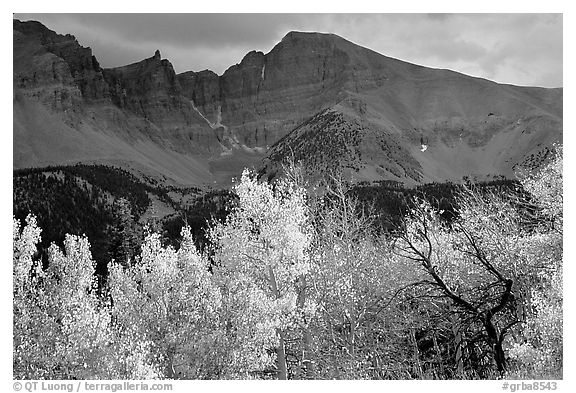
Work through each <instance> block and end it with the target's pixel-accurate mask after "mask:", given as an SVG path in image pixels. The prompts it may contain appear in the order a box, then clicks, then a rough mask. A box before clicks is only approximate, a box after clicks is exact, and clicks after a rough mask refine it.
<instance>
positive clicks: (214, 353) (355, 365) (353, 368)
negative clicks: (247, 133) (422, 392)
mask: <svg viewBox="0 0 576 393" xmlns="http://www.w3.org/2000/svg"><path fill="white" fill-rule="evenodd" d="M562 163H563V158H562V148H561V147H557V149H556V153H555V156H554V157H553V158H552V159H551V160H550V162H548V163H547V164H546V165H544V166H543V167H541V168H540V169H539V170H538V171H536V172H534V173H524V174H522V175H519V178H518V180H517V181H508V180H499V181H493V182H488V183H479V184H476V183H471V182H466V183H464V184H452V183H445V184H429V185H423V186H420V187H417V188H414V189H404V188H402V187H401V186H399V185H397V184H372V185H356V186H353V185H350V184H348V183H347V182H346V181H345V180H343V179H341V178H339V177H338V176H330V177H327V178H325V179H321V180H319V181H318V182H317V183H315V184H310V183H309V180H307V179H308V177H307V176H305V174H304V173H303V170H302V169H301V168H299V167H298V166H297V165H291V166H289V167H287V168H286V170H285V171H284V172H285V175H284V176H283V177H281V178H279V179H276V180H274V181H270V182H268V181H264V180H263V179H259V178H258V177H257V175H256V174H255V173H253V172H251V171H249V170H245V171H244V172H243V174H242V176H241V178H240V179H238V180H237V181H236V182H235V184H234V186H233V188H232V190H231V192H228V191H217V190H213V191H210V192H209V193H207V194H204V195H202V196H199V197H198V198H197V199H196V200H195V201H194V202H193V203H191V204H189V205H187V206H186V207H182V206H180V207H178V209H180V211H179V214H178V215H176V216H174V217H172V218H169V219H167V220H164V221H163V222H162V223H161V225H157V226H154V225H146V223H143V222H141V220H139V218H140V216H141V215H142V213H143V212H144V211H145V210H146V207H147V206H148V204H149V201H148V200H147V198H148V197H149V195H150V194H154V195H157V196H158V197H159V198H164V199H163V200H166V201H167V203H173V201H172V202H169V200H170V197H169V196H168V191H169V190H168V189H162V188H159V187H153V186H151V185H145V184H144V183H141V182H139V181H138V180H137V179H135V178H132V175H130V174H129V173H127V172H126V173H123V172H122V171H121V170H119V169H110V168H105V167H91V166H79V167H78V168H75V167H59V168H51V169H50V170H47V169H46V168H43V169H38V170H27V171H24V172H21V173H16V172H15V174H14V212H15V215H14V219H13V277H14V279H13V294H14V298H13V301H14V303H13V309H14V322H13V327H14V329H13V331H14V337H13V359H14V360H13V362H14V363H13V374H14V378H15V379H157V378H158V379H495V378H506V379H560V378H562V372H563V354H562V342H563V334H562V304H563V298H562V255H563V249H562V236H563V196H562ZM71 168H72V169H71ZM99 171H100V172H99ZM99 173H100V174H102V173H105V174H106V176H98V174H99ZM103 179H105V180H103ZM58 206H66V207H68V208H67V209H58V208H57V207H58ZM176 207H177V206H176ZM98 220H100V221H98Z"/></svg>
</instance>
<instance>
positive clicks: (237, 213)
mask: <svg viewBox="0 0 576 393" xmlns="http://www.w3.org/2000/svg"><path fill="white" fill-rule="evenodd" d="M235 192H236V193H237V194H238V197H239V201H238V206H237V207H236V208H235V209H234V210H233V211H232V212H231V214H230V215H229V216H228V217H227V218H226V221H225V222H224V223H217V224H216V225H215V226H214V227H213V228H212V231H211V233H210V237H211V239H212V242H213V244H214V248H215V250H214V261H215V264H216V266H215V268H214V271H215V274H216V278H217V280H219V283H220V286H221V287H223V288H224V289H223V292H224V308H225V310H226V312H227V313H226V316H225V318H226V320H227V323H228V324H229V325H231V326H230V327H229V328H228V330H227V333H228V337H229V345H230V348H229V351H231V364H232V368H233V369H236V370H237V372H239V373H242V374H241V375H245V376H248V375H249V374H250V373H254V372H256V371H263V370H265V369H266V368H267V367H270V366H272V364H273V362H274V361H275V362H276V369H277V372H278V376H279V377H280V378H286V376H287V375H286V372H287V371H286V358H285V347H284V345H285V343H284V342H285V339H286V335H287V334H288V332H289V330H290V329H292V328H294V327H295V326H298V325H299V324H302V323H305V322H304V320H305V318H306V314H307V311H308V309H310V307H309V306H308V305H307V304H306V303H303V304H302V303H300V304H299V302H298V290H299V288H298V285H299V284H300V283H302V280H303V279H304V277H305V276H306V275H307V274H308V272H309V270H310V261H309V259H308V247H309V244H310V240H311V237H310V227H309V222H308V210H307V206H306V203H305V201H306V199H305V198H306V192H305V190H304V189H303V188H301V187H298V186H297V185H296V184H294V183H292V182H290V181H288V180H281V181H279V182H277V183H276V184H275V185H274V186H272V185H270V184H267V183H259V182H258V181H257V180H256V178H255V176H254V175H253V174H251V173H250V172H249V171H244V172H243V174H242V178H241V180H240V183H239V184H237V185H236V186H235ZM271 350H275V351H276V356H274V354H271V353H270V351H271Z"/></svg>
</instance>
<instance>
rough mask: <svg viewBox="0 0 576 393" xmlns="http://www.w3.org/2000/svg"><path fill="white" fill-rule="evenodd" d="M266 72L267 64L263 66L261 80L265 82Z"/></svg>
mask: <svg viewBox="0 0 576 393" xmlns="http://www.w3.org/2000/svg"><path fill="white" fill-rule="evenodd" d="M265 71H266V64H264V65H262V72H261V73H260V79H262V80H264V72H265Z"/></svg>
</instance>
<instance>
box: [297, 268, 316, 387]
mask: <svg viewBox="0 0 576 393" xmlns="http://www.w3.org/2000/svg"><path fill="white" fill-rule="evenodd" d="M301 283H302V287H301V289H300V291H299V292H298V307H299V308H300V310H302V309H304V306H305V304H306V277H304V276H303V277H301ZM302 344H303V348H302V368H303V369H304V373H305V378H306V379H314V363H313V362H312V359H311V355H312V351H310V346H311V345H312V335H311V334H310V329H309V327H308V326H304V327H303V334H302Z"/></svg>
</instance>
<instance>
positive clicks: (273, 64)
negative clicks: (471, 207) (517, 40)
mask: <svg viewBox="0 0 576 393" xmlns="http://www.w3.org/2000/svg"><path fill="white" fill-rule="evenodd" d="M13 29H14V30H13V31H14V46H13V48H14V73H13V83H14V93H13V102H14V107H13V111H14V162H13V165H14V168H15V169H18V168H28V167H43V166H47V165H68V164H73V163H78V162H83V163H99V164H106V165H114V166H118V167H121V168H124V169H126V170H128V171H131V172H133V173H136V174H137V175H138V176H146V177H148V178H154V179H156V180H157V181H159V182H161V183H165V184H173V185H183V186H199V187H202V186H207V185H211V186H218V187H227V186H229V185H230V182H231V179H232V178H233V177H237V176H238V175H239V173H240V172H241V170H242V169H243V168H244V167H254V168H255V169H257V170H259V171H261V172H262V173H267V174H268V176H269V177H274V176H275V175H276V174H277V173H278V171H279V170H281V164H282V162H283V161H284V160H285V159H286V158H287V157H289V156H292V157H294V158H297V159H299V160H300V161H302V163H303V164H304V165H305V166H307V167H308V169H309V172H310V173H315V172H316V173H319V172H321V171H324V170H326V169H330V168H337V169H345V171H346V173H347V174H348V177H349V179H351V180H352V181H353V182H360V181H369V182H371V181H386V180H392V181H399V182H402V183H404V184H406V185H408V186H413V185H417V184H422V183H426V182H431V181H446V180H450V181H460V180H461V179H462V178H463V177H464V176H468V177H475V178H486V176H490V175H499V176H500V175H501V176H505V177H509V178H512V177H513V176H514V171H515V170H517V169H519V168H521V167H527V166H529V167H533V166H538V165H539V164H540V161H541V160H540V158H541V157H545V156H546V154H545V153H546V151H548V149H550V146H551V145H552V144H553V143H555V142H561V141H562V115H563V114H562V102H563V99H562V89H561V88H558V89H545V88H538V87H519V86H511V85H504V84H498V83H495V82H491V81H489V80H485V79H480V78H474V77H470V76H467V75H464V74H460V73H457V72H453V71H449V70H441V69H432V68H427V67H422V66H418V65H414V64H410V63H407V62H403V61H400V60H396V59H393V58H389V57H386V56H383V55H381V54H379V53H376V52H374V51H372V50H369V49H367V48H363V47H361V46H358V45H356V44H354V43H352V42H349V41H347V40H345V39H343V38H341V37H338V36H336V35H333V34H320V33H301V32H290V33H288V34H287V35H286V36H285V37H284V38H283V39H282V40H281V42H279V43H278V44H277V45H276V46H275V47H274V48H273V49H272V50H271V51H270V52H269V53H266V54H264V53H262V52H256V51H252V52H250V53H248V54H247V55H246V56H245V57H244V58H243V59H242V61H241V62H240V63H239V64H236V65H233V66H231V67H230V68H228V69H227V70H226V71H225V72H224V73H223V74H222V75H217V74H215V73H214V72H211V71H209V70H205V71H200V72H195V71H188V72H184V73H181V74H176V73H175V71H174V68H173V67H172V64H171V63H170V62H169V61H168V60H166V59H162V57H161V54H160V52H159V51H156V52H155V54H154V55H153V56H152V57H150V58H148V59H144V60H142V61H140V62H137V63H134V64H130V65H126V66H123V67H117V68H102V67H101V66H100V64H99V62H98V60H97V58H96V57H95V56H94V55H93V54H92V51H91V49H90V48H85V47H83V46H81V45H80V44H79V43H78V41H77V40H76V39H75V38H74V36H72V35H69V34H67V35H60V34H57V33H55V32H53V31H51V30H49V29H48V28H46V27H45V26H43V25H42V24H40V23H38V22H33V21H29V22H21V21H18V20H14V22H13ZM424 144H425V145H426V148H425V149H424V148H423V146H422V145H424ZM422 150H424V151H422Z"/></svg>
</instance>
